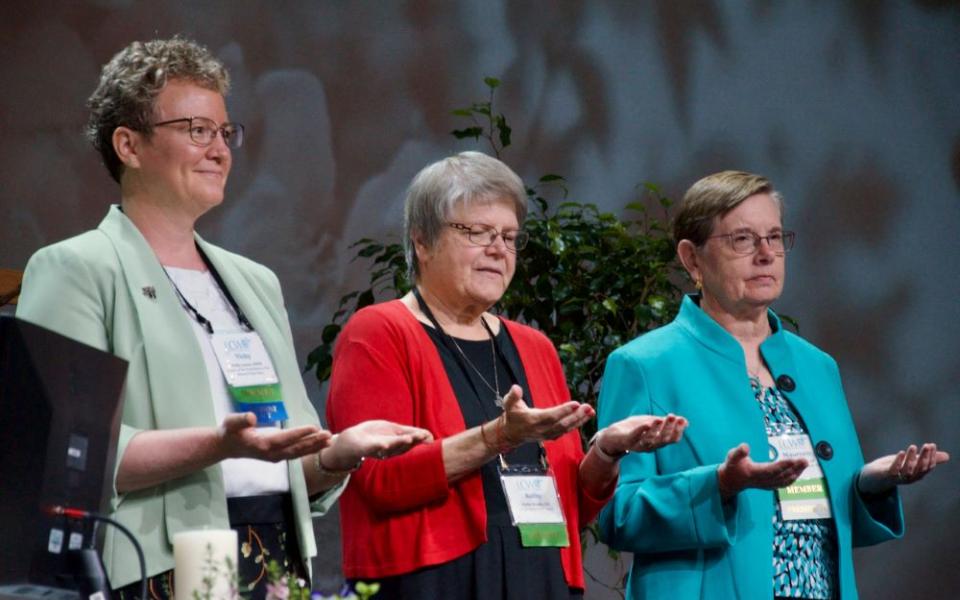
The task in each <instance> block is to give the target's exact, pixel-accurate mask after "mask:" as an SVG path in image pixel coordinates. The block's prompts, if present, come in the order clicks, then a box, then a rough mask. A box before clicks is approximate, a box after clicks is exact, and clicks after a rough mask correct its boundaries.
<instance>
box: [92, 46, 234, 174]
mask: <svg viewBox="0 0 960 600" xmlns="http://www.w3.org/2000/svg"><path fill="white" fill-rule="evenodd" d="M171 80H183V81H189V82H190V83H194V84H196V85H198V86H200V87H202V88H205V89H208V90H211V91H215V92H218V93H219V94H221V95H222V96H226V95H227V93H228V91H229V89H230V75H229V74H228V73H227V69H226V67H224V66H223V63H221V62H220V61H219V60H218V59H217V58H215V57H214V56H213V55H212V54H211V53H210V51H209V50H207V49H206V48H205V47H203V46H201V45H200V44H197V43H196V42H193V41H191V40H188V39H184V38H182V37H180V36H176V37H173V38H171V39H168V40H151V41H149V42H133V43H132V44H130V45H129V46H127V47H126V48H124V49H123V50H121V51H120V52H117V53H116V54H115V55H114V56H113V58H111V59H110V61H109V62H108V63H107V64H105V65H104V66H103V70H102V71H101V73H100V83H99V84H97V88H96V89H95V90H93V93H92V94H91V95H90V98H88V99H87V107H88V108H89V109H90V118H89V119H88V120H87V127H86V136H87V139H88V140H90V143H91V144H93V147H94V148H96V150H97V151H98V152H99V153H100V156H101V157H102V158H103V164H104V166H106V167H107V170H108V171H109V172H110V176H111V177H113V179H114V180H115V181H117V183H119V182H120V176H121V175H122V174H123V163H122V162H121V161H120V159H119V158H118V157H117V153H116V152H115V151H114V149H113V132H114V130H116V128H117V127H121V126H122V127H129V128H130V129H133V130H134V131H140V132H143V133H146V134H149V133H150V132H151V131H152V127H151V125H150V122H151V121H152V120H153V108H154V101H155V100H156V98H157V95H158V94H159V93H160V91H161V90H162V89H163V87H164V86H165V85H166V83H167V81H171Z"/></svg>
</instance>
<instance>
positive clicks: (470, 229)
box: [447, 223, 530, 252]
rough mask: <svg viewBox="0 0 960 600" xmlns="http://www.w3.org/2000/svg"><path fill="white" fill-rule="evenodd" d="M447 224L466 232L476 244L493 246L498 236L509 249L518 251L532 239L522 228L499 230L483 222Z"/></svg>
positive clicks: (469, 238)
mask: <svg viewBox="0 0 960 600" xmlns="http://www.w3.org/2000/svg"><path fill="white" fill-rule="evenodd" d="M447 225H449V226H450V227H453V228H454V229H456V230H457V231H460V232H462V233H464V234H466V236H467V239H468V240H470V243H471V244H473V245H475V246H484V247H487V246H492V245H493V244H494V242H496V241H497V238H498V237H500V238H502V239H503V245H504V246H506V247H507V250H509V251H510V252H517V251H519V250H523V249H524V248H526V246H527V242H529V241H530V234H529V233H527V232H526V231H523V230H521V229H514V230H507V231H498V230H497V228H496V227H491V226H490V225H483V224H482V223H474V224H470V225H467V224H464V223H447Z"/></svg>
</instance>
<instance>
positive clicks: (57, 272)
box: [17, 206, 342, 588]
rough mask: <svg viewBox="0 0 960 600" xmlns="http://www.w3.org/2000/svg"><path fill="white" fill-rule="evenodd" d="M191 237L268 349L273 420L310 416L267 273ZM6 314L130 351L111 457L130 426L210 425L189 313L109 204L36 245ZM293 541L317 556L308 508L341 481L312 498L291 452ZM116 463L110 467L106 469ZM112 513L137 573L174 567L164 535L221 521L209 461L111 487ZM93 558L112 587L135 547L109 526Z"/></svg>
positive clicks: (128, 570)
mask: <svg viewBox="0 0 960 600" xmlns="http://www.w3.org/2000/svg"><path fill="white" fill-rule="evenodd" d="M197 243H198V244H199V245H200V247H201V248H202V249H203V251H204V253H206V255H207V257H208V258H209V259H210V262H211V263H212V264H213V265H214V267H215V268H216V269H217V272H218V273H219V274H220V275H221V277H222V278H223V282H224V283H225V284H226V286H227V288H229V290H230V293H231V294H232V295H233V297H234V298H235V299H236V301H237V304H239V306H240V308H242V309H243V312H244V313H246V315H247V317H248V318H249V319H250V322H251V323H252V324H253V327H254V328H255V329H256V331H257V333H259V334H260V337H261V338H262V339H263V343H264V345H265V346H266V348H267V351H268V352H269V354H270V357H271V359H272V360H273V364H274V367H275V369H276V371H277V375H278V377H279V378H280V382H281V386H282V390H283V399H284V403H285V405H286V408H287V412H288V413H289V415H290V420H289V421H287V422H286V423H285V424H284V426H297V425H304V424H319V418H318V417H317V413H316V411H315V409H314V408H313V405H312V404H311V403H310V400H309V398H308V397H307V393H306V389H305V388H304V386H303V380H302V379H301V376H300V369H299V366H298V364H297V358H296V353H295V351H294V347H293V337H292V335H291V332H290V324H289V321H288V319H287V313H286V310H285V308H284V305H283V296H282V294H281V292H280V283H279V281H278V280H277V277H276V275H274V273H273V272H272V271H270V270H269V269H267V268H266V267H264V266H263V265H260V264H257V263H255V262H253V261H251V260H248V259H246V258H243V257H242V256H238V255H236V254H233V253H230V252H227V251H226V250H223V249H221V248H218V247H216V246H214V245H212V244H209V243H207V242H205V241H203V240H202V239H200V237H199V236H197ZM17 316H18V317H19V318H22V319H24V320H27V321H30V322H32V323H36V324H37V325H40V326H42V327H46V328H47V329H51V330H53V331H56V332H58V333H61V334H63V335H66V336H68V337H70V338H73V339H75V340H78V341H81V342H83V343H85V344H88V345H90V346H93V347H95V348H99V349H101V350H104V351H106V352H111V353H113V354H115V355H117V356H119V357H120V358H123V359H125V360H127V361H129V363H130V366H129V369H128V371H127V380H126V383H125V386H124V391H123V416H122V422H121V426H120V440H119V443H118V445H117V464H118V465H119V464H120V460H121V459H122V457H123V453H124V451H125V450H126V447H127V444H128V443H129V442H130V439H131V438H132V437H133V436H134V435H136V434H137V433H138V432H139V431H143V430H150V429H176V428H179V427H197V426H216V425H217V424H218V423H217V421H216V418H215V416H214V411H213V399H212V397H211V395H210V386H209V384H208V383H207V373H206V367H205V366H204V360H203V356H202V354H201V352H200V347H199V346H198V345H197V341H196V337H195V336H194V333H193V330H192V325H191V323H190V320H189V317H188V315H187V314H186V312H185V311H184V310H183V308H182V307H181V305H180V302H179V301H178V299H177V296H176V293H175V292H174V289H173V286H172V285H171V284H170V281H169V279H168V278H167V275H166V273H165V272H164V270H163V267H161V265H160V262H159V261H158V260H157V257H156V256H155V255H154V253H153V251H152V250H151V248H150V247H149V246H148V245H147V242H146V240H145V239H144V238H143V236H142V235H141V234H140V231H139V230H138V229H137V228H136V227H135V226H134V224H133V223H132V222H131V221H130V220H129V219H128V218H127V217H126V216H125V215H124V214H123V212H122V211H121V210H120V208H119V207H118V206H112V207H111V208H110V211H109V212H108V213H107V216H106V217H105V218H104V219H103V221H102V222H101V223H100V226H99V227H98V228H97V229H95V230H93V231H88V232H86V233H84V234H81V235H79V236H77V237H74V238H71V239H68V240H64V241H62V242H59V243H56V244H53V245H51V246H47V247H46V248H42V249H41V250H39V251H38V252H37V253H36V254H34V255H33V257H31V259H30V261H29V263H28V264H27V268H26V272H25V273H24V277H23V290H22V292H21V294H20V301H19V304H18V305H17ZM288 466H289V469H288V470H289V474H290V491H291V493H292V495H293V506H294V512H295V514H296V519H297V534H298V535H297V538H298V540H299V542H300V550H301V553H302V555H303V556H304V558H305V559H306V560H307V562H308V567H309V558H310V557H312V556H314V555H316V553H317V550H316V542H315V540H314V536H313V528H312V524H311V515H312V514H313V515H319V514H323V513H324V512H326V510H327V509H328V508H329V507H330V505H332V504H333V502H334V501H335V500H336V498H337V496H339V493H340V491H341V490H342V486H340V487H337V488H335V489H333V490H331V491H329V492H327V493H326V494H325V495H324V496H323V497H322V498H320V499H319V500H318V501H316V502H315V503H314V504H313V505H312V506H311V505H310V503H309V500H308V498H307V490H306V483H305V481H304V475H303V469H302V468H301V463H300V461H299V460H295V461H290V462H289V463H288ZM115 474H116V473H114V475H115ZM111 508H112V515H111V516H112V517H113V518H114V519H117V520H118V521H120V522H121V523H123V524H124V525H126V526H127V527H128V528H130V530H131V531H132V532H133V533H134V535H135V536H136V537H137V539H138V540H139V542H140V544H141V545H142V546H143V550H144V554H145V555H146V561H147V575H148V576H152V575H156V574H157V573H161V572H163V571H166V570H168V569H172V568H173V546H172V540H173V535H174V534H176V533H177V532H179V531H184V530H188V529H198V528H215V529H226V528H229V519H228V516H227V502H226V496H225V495H224V488H223V475H222V472H221V469H220V466H219V465H214V466H212V467H209V468H206V469H204V470H202V471H198V472H196V473H193V474H191V475H187V476H185V477H181V478H179V479H176V480H173V481H170V482H167V483H165V484H163V485H160V486H156V487H152V488H148V489H145V490H140V491H136V492H131V493H127V494H117V493H116V488H115V487H114V496H113V498H112V502H111ZM103 558H104V564H105V566H106V568H107V573H108V575H109V577H110V582H111V585H113V587H114V588H118V587H121V586H124V585H126V584H128V583H131V582H134V581H136V580H138V579H139V578H140V568H139V565H138V562H137V557H136V553H135V552H134V551H133V548H132V547H131V546H130V543H129V542H128V541H127V540H126V538H125V537H123V536H122V534H120V533H119V532H117V531H115V530H114V529H112V528H108V529H107V532H106V543H105V546H104V552H103Z"/></svg>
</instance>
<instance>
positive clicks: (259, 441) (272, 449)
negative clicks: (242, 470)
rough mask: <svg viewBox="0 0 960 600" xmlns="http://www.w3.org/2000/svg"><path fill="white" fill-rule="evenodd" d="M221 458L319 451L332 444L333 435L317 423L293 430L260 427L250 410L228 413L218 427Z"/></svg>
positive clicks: (287, 456) (274, 456) (294, 455)
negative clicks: (316, 424)
mask: <svg viewBox="0 0 960 600" xmlns="http://www.w3.org/2000/svg"><path fill="white" fill-rule="evenodd" d="M217 437H218V438H219V442H220V447H221V451H222V457H221V458H256V459H260V460H267V461H270V462H279V461H281V460H293V459H294V458H299V457H301V456H306V455H308V454H316V453H317V452H319V451H320V450H322V449H323V448H325V447H326V446H327V445H329V444H330V439H331V437H332V434H331V433H330V432H329V431H326V430H324V429H320V428H319V427H316V426H314V425H304V426H301V427H293V428H291V429H278V428H275V427H257V417H256V415H254V414H253V413H251V412H246V413H235V414H231V415H227V417H226V418H225V419H224V420H223V422H222V423H221V424H220V427H219V428H218V429H217Z"/></svg>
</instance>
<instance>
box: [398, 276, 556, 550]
mask: <svg viewBox="0 0 960 600" xmlns="http://www.w3.org/2000/svg"><path fill="white" fill-rule="evenodd" d="M413 295H414V296H415V297H416V299H417V304H418V305H419V307H420V311H421V312H423V314H424V315H426V317H427V319H429V321H430V323H431V324H432V325H433V326H434V327H435V328H436V329H437V331H438V332H439V333H440V338H441V339H442V340H443V344H444V346H446V347H447V349H448V350H449V351H450V353H451V354H452V355H453V357H454V360H456V362H457V365H458V366H459V367H460V369H461V370H462V371H463V373H464V375H465V376H466V377H467V381H468V382H469V383H470V386H471V387H472V388H473V390H474V396H475V397H476V399H477V402H478V403H479V404H480V409H481V411H482V413H483V414H484V415H487V414H488V413H487V408H488V407H487V406H486V405H484V403H483V401H482V399H481V398H482V396H481V391H480V389H478V387H477V385H476V384H475V382H474V380H473V377H471V376H470V370H469V368H468V365H466V364H465V359H464V358H463V357H461V355H460V352H458V350H457V349H456V348H455V347H453V344H454V342H453V338H452V336H450V335H449V334H448V333H447V332H446V331H445V330H444V329H443V327H441V326H440V323H439V322H438V321H437V319H436V317H435V316H434V315H433V311H431V310H430V307H429V306H428V305H427V303H426V301H424V299H423V296H422V295H421V294H420V290H419V289H418V288H417V287H414V288H413ZM480 322H481V323H482V324H483V327H484V329H486V330H487V334H488V335H489V336H490V340H491V342H492V343H493V344H494V355H495V356H496V357H497V358H499V360H501V361H503V364H504V365H505V366H506V368H507V369H508V370H509V371H510V375H511V376H512V377H513V379H514V381H520V379H519V377H517V373H516V372H514V370H513V367H512V366H511V365H510V361H508V360H507V359H506V356H505V355H504V353H503V349H502V348H501V347H500V344H499V342H498V340H497V338H496V336H495V335H494V334H493V331H492V330H491V329H490V326H489V325H487V322H486V320H484V319H483V318H482V317H481V319H480ZM493 368H494V369H496V368H497V365H496V364H495V365H494V367H493ZM497 406H500V404H499V403H498V404H497ZM500 409H501V410H503V407H502V406H501V407H500ZM537 450H538V453H539V457H540V464H534V465H529V464H527V465H524V464H521V465H509V464H507V461H506V458H505V457H504V456H503V454H502V453H500V454H498V455H497V458H498V465H497V470H498V472H499V475H500V484H501V485H502V486H503V493H504V496H505V498H506V501H507V507H508V508H509V510H510V518H511V521H512V522H513V524H514V526H516V527H517V529H518V531H519V532H520V542H521V544H522V545H523V546H524V547H527V548H529V547H562V548H565V547H568V546H569V545H570V538H569V535H568V533H567V525H566V519H565V517H564V514H563V510H562V507H561V504H560V494H559V493H558V492H557V484H556V479H555V477H554V475H553V472H552V471H551V470H550V467H549V464H548V462H547V453H546V450H545V449H544V447H543V443H541V442H537Z"/></svg>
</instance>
